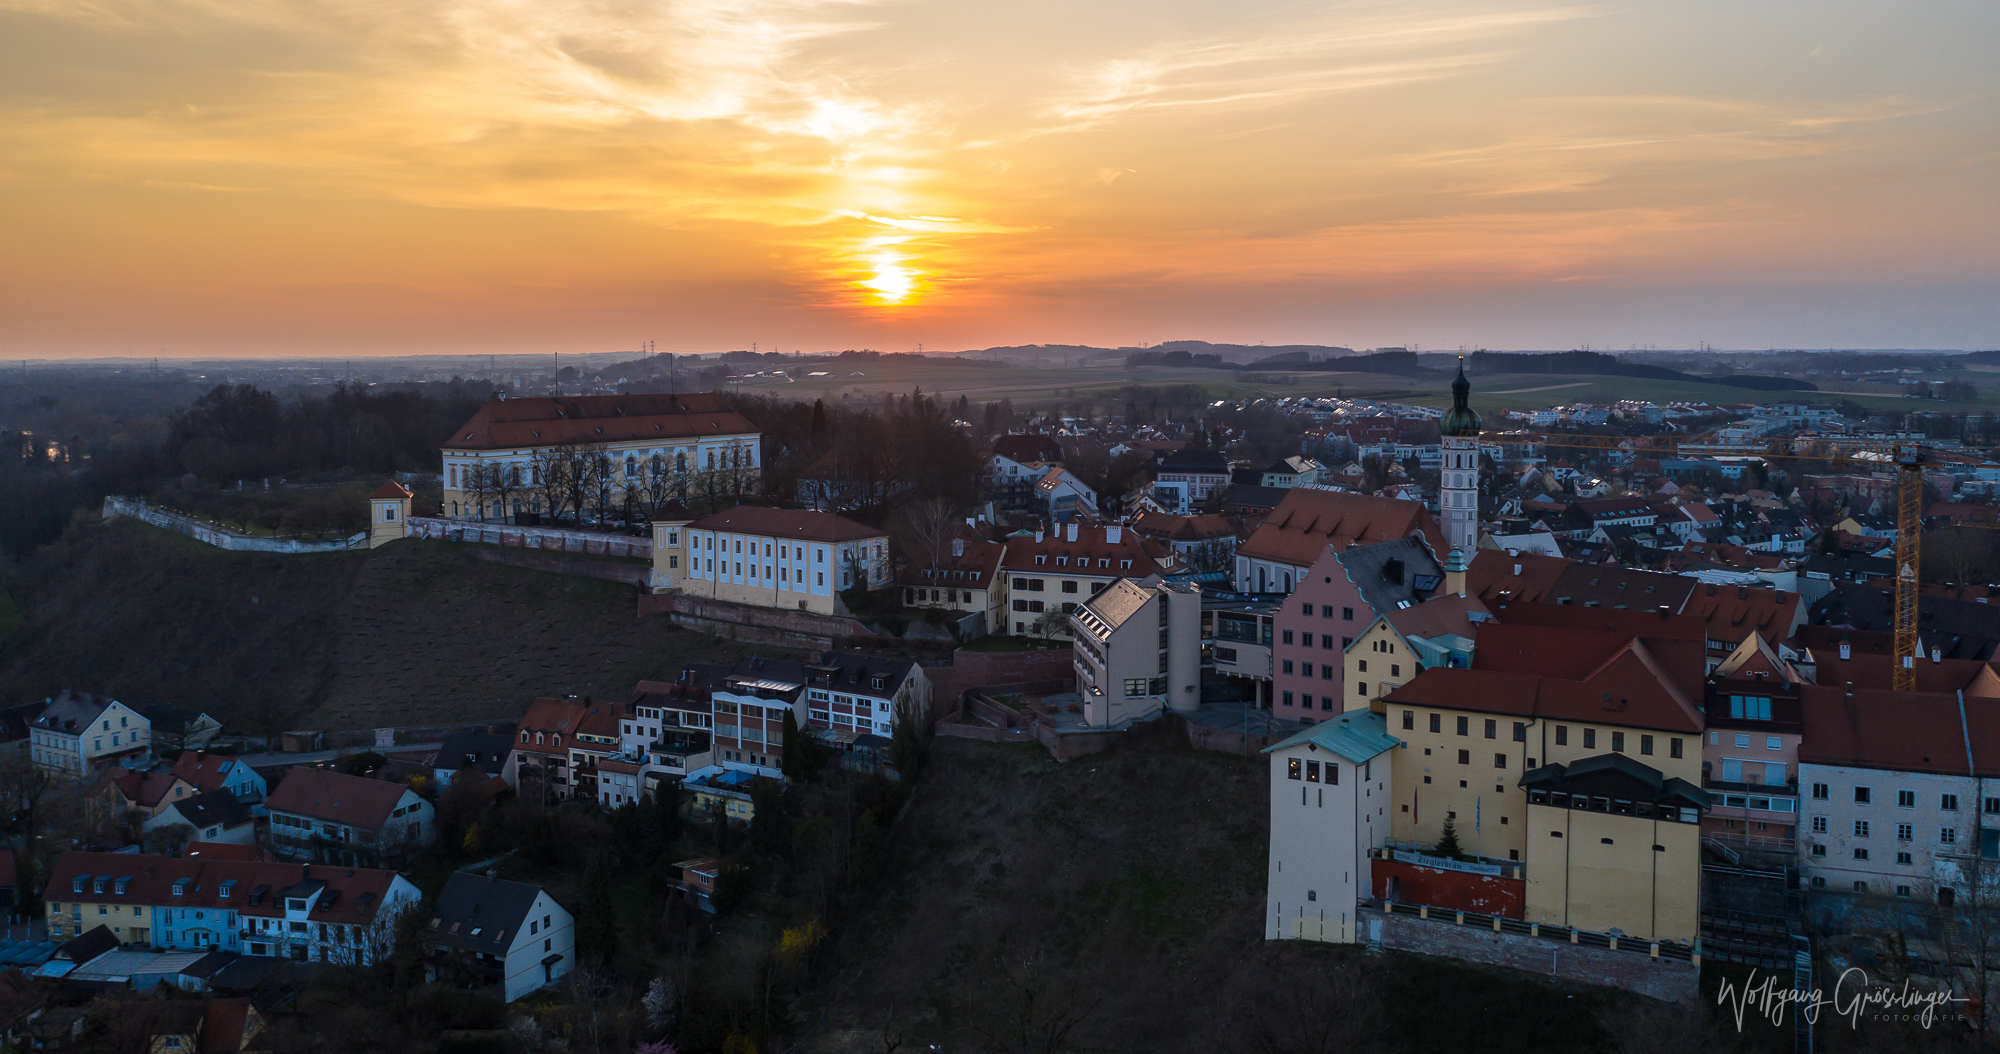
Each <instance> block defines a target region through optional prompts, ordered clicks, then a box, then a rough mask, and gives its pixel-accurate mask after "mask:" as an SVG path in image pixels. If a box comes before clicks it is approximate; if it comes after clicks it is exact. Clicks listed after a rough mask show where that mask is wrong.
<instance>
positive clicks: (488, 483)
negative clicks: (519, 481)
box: [459, 462, 498, 522]
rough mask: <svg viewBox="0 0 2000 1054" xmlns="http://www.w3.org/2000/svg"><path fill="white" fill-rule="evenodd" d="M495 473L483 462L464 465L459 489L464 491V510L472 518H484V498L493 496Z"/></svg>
mask: <svg viewBox="0 0 2000 1054" xmlns="http://www.w3.org/2000/svg"><path fill="white" fill-rule="evenodd" d="M497 475H498V473H497V472H495V471H494V468H493V466H492V465H488V464H485V463H483V462H474V463H473V464H470V465H467V466H465V470H464V472H463V473H462V474H461V475H460V477H459V478H460V482H461V486H460V489H461V490H462V491H464V493H465V497H466V502H465V504H466V506H467V509H466V511H467V512H468V513H469V514H470V515H471V517H472V518H473V519H476V520H480V521H482V522H483V521H484V520H485V519H486V500H487V499H488V498H491V497H492V496H493V484H494V481H495V478H496V477H497Z"/></svg>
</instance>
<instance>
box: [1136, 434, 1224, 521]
mask: <svg viewBox="0 0 2000 1054" xmlns="http://www.w3.org/2000/svg"><path fill="white" fill-rule="evenodd" d="M1153 482H1154V484H1155V486H1154V488H1153V494H1154V501H1155V502H1161V501H1162V499H1161V497H1160V495H1161V494H1162V493H1163V492H1162V489H1161V488H1162V487H1169V486H1170V487H1174V488H1175V489H1176V491H1177V493H1178V495H1179V497H1180V507H1179V508H1177V509H1173V510H1171V511H1173V512H1182V513H1187V512H1193V511H1194V510H1195V508H1196V507H1197V506H1199V505H1200V504H1201V503H1202V502H1205V501H1207V500H1208V497H1209V495H1210V494H1213V493H1215V492H1216V491H1218V490H1221V489H1223V488H1225V487H1227V486H1229V459H1228V458H1226V457H1223V456H1222V454H1221V452H1219V451H1215V450H1176V451H1174V452H1173V453H1171V454H1168V455H1166V456H1165V457H1162V458H1160V459H1159V461H1158V462H1157V464H1156V465H1155V467H1154V474H1153Z"/></svg>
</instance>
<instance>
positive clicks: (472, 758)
mask: <svg viewBox="0 0 2000 1054" xmlns="http://www.w3.org/2000/svg"><path fill="white" fill-rule="evenodd" d="M513 749H514V737H512V736H509V735H506V734H504V733H500V732H448V733H446V734H445V737H444V742H443V743H441V744H439V746H438V751H437V754H436V755H434V756H433V757H432V758H431V775H432V776H433V777H434V778H435V779H436V780H437V785H438V787H439V788H444V787H449V786H451V779H452V777H453V776H454V775H456V774H458V772H459V771H460V770H462V769H468V768H469V769H472V770H474V771H476V772H478V773H479V774H480V775H481V776H487V777H491V776H498V777H500V778H501V779H503V780H504V779H506V778H507V775H508V774H509V772H510V771H511V770H510V767H509V766H508V764H507V755H508V754H509V753H511V752H512V751H513ZM512 785H513V784H511V783H509V784H508V786H512Z"/></svg>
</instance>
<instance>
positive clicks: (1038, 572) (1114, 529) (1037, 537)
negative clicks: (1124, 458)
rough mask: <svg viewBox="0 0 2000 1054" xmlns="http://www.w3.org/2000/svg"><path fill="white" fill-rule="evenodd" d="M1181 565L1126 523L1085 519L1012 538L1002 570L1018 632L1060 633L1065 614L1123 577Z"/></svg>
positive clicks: (1065, 627) (1063, 629)
mask: <svg viewBox="0 0 2000 1054" xmlns="http://www.w3.org/2000/svg"><path fill="white" fill-rule="evenodd" d="M1178 567H1179V559H1178V558H1177V557H1175V556H1174V555H1173V553H1172V551H1171V550H1168V549H1165V548H1163V547H1161V546H1160V545H1159V544H1158V543H1156V542H1154V541H1153V540H1152V539H1150V538H1145V537H1142V536H1141V535H1139V534H1136V533H1134V532H1133V531H1132V530H1130V529H1129V528H1127V527H1125V526H1123V525H1122V524H1115V523H1109V524H1101V525H1100V524H1088V525H1085V524H1080V523H1078V522H1076V521H1074V520H1072V521H1070V522H1069V523H1067V524H1064V525H1063V527H1062V529H1061V530H1057V531H1051V532H1046V533H1044V532H1041V531H1037V532H1035V533H1034V534H1033V535H1027V534H1017V535H1015V536H1014V537H1012V538H1009V539H1007V555H1006V556H1005V557H1004V558H1003V560H1002V562H1001V569H1002V571H1003V572H1004V573H1005V574H1006V575H1007V594H1008V598H1009V605H1010V607H1011V608H1012V610H1011V611H1009V612H1008V617H1009V618H1010V619H1011V621H1012V623H1013V625H1012V627H1011V629H1010V630H1003V631H1002V632H1010V631H1011V632H1012V633H1014V634H1016V635H1026V634H1037V635H1043V636H1058V635H1061V634H1064V633H1067V632H1068V623H1067V620H1066V619H1065V618H1064V616H1066V615H1068V614H1069V613H1070V612H1072V611H1075V610H1076V608H1077V607H1078V606H1079V605H1081V604H1082V603H1083V602H1084V601H1087V600H1089V599H1090V598H1091V597H1093V596H1096V595H1097V594H1098V592H1099V591H1101V590H1103V589H1104V588H1105V587H1106V586H1108V585H1110V584H1111V583H1112V582H1115V581H1117V580H1119V579H1121V578H1145V577H1147V576H1148V575H1154V574H1162V573H1168V572H1171V571H1174V570H1176V569H1177V568H1178Z"/></svg>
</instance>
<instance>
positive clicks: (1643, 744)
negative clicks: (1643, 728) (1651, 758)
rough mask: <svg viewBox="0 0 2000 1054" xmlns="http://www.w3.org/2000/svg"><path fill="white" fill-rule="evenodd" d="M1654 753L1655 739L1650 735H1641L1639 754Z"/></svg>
mask: <svg viewBox="0 0 2000 1054" xmlns="http://www.w3.org/2000/svg"><path fill="white" fill-rule="evenodd" d="M1652 752H1653V737H1652V736H1648V735H1641V736H1640V737H1639V753H1641V754H1651V753H1652Z"/></svg>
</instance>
